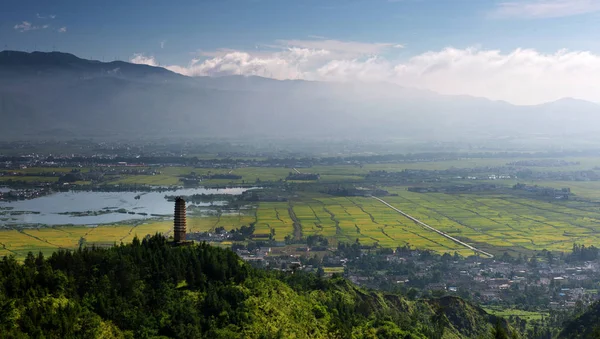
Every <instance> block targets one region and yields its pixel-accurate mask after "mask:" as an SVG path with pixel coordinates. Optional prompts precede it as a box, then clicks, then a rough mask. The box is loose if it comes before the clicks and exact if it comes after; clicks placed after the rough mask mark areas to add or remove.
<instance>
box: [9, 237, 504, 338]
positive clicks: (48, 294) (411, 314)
mask: <svg viewBox="0 0 600 339" xmlns="http://www.w3.org/2000/svg"><path fill="white" fill-rule="evenodd" d="M0 310H1V311H0V333H3V336H5V337H11V338H28V337H33V338H41V337H45V338H69V337H71V338H72V337H81V338H98V337H102V338H153V337H154V338H158V337H172V338H203V337H205V338H493V337H495V338H507V337H508V336H507V332H510V328H508V326H507V324H506V322H505V321H503V320H502V319H501V318H498V317H496V316H493V315H489V314H487V313H486V312H485V311H484V310H483V309H481V308H478V307H475V306H472V305H470V304H468V303H466V302H464V301H463V300H461V299H459V298H454V297H445V298H441V299H431V300H420V301H415V302H410V301H407V300H405V299H404V298H402V297H401V296H398V295H394V294H384V293H378V292H372V291H366V290H363V289H360V288H357V287H356V286H353V285H351V284H350V283H349V282H347V281H346V280H344V279H342V278H339V277H334V278H331V279H322V278H319V277H317V276H315V275H310V274H303V273H300V272H295V273H283V272H274V271H264V270H258V269H254V268H252V267H250V266H249V265H248V264H246V263H244V262H242V261H241V260H240V259H239V257H237V255H235V254H234V253H233V252H231V251H229V250H223V249H220V248H215V247H211V246H209V245H206V244H201V245H192V246H185V247H173V246H172V245H171V244H169V243H168V242H167V240H166V239H165V238H164V237H162V236H160V235H156V236H154V237H151V238H147V239H145V240H143V241H139V240H138V239H137V238H135V239H134V240H133V242H132V243H131V244H129V245H120V246H116V247H113V248H110V249H99V248H83V249H80V250H78V251H75V252H69V251H59V252H57V253H54V254H53V255H52V256H51V257H49V258H44V256H43V255H42V254H39V255H38V256H34V255H33V254H29V255H28V256H27V258H26V260H25V262H24V263H23V264H19V263H18V262H17V261H16V260H15V259H14V258H13V257H4V259H3V260H2V261H1V262H0Z"/></svg>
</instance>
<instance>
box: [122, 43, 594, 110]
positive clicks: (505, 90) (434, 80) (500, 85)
mask: <svg viewBox="0 0 600 339" xmlns="http://www.w3.org/2000/svg"><path fill="white" fill-rule="evenodd" d="M290 41H291V40H290ZM353 44H356V43H353ZM301 45H303V46H311V47H315V48H302V47H296V46H294V47H287V46H286V47H280V49H279V50H275V51H273V50H264V49H263V50H258V51H254V50H252V51H236V50H231V49H222V50H217V51H214V52H201V53H200V54H199V56H198V57H196V58H194V59H193V60H191V61H190V62H189V63H188V64H187V65H170V66H166V67H165V68H167V69H169V70H171V71H173V72H177V73H180V74H184V75H188V76H223V75H248V76H249V75H257V76H262V77H268V78H274V79H280V80H283V79H305V80H318V81H339V82H358V81H360V82H381V81H385V82H390V83H395V84H398V85H401V86H405V87H416V88H421V89H427V90H432V91H436V92H439V93H442V94H452V95H472V96H478V97H486V98H489V99H493V100H505V101H509V102H512V103H515V104H537V103H542V102H548V101H553V100H557V99H560V98H563V97H574V98H579V99H585V100H590V101H596V102H597V101H600V96H599V95H598V90H597V89H598V88H600V55H599V54H594V53H592V52H588V51H568V50H559V51H556V52H554V53H541V52H539V51H536V50H533V49H515V50H513V51H510V52H501V51H499V50H486V49H481V48H477V47H472V48H465V49H457V48H445V49H442V50H438V51H429V52H426V53H422V54H418V55H415V56H413V57H411V58H408V59H404V60H402V61H398V60H393V59H389V58H386V57H384V56H382V55H381V54H374V55H369V53H372V52H374V48H373V47H369V48H364V49H360V52H361V53H365V54H361V55H353V56H347V55H343V53H339V49H340V48H339V46H340V45H341V46H347V45H345V44H331V45H329V46H324V45H319V44H314V45H312V44H309V43H301ZM332 46H334V47H335V46H338V47H337V51H334V50H328V49H325V47H328V48H332ZM353 46H360V45H353ZM319 47H320V48H319ZM386 48H389V47H385V48H384V47H381V49H380V51H385V49H386ZM348 50H349V49H346V52H348ZM351 50H352V52H353V53H349V54H355V53H358V51H359V49H356V48H352V49H351ZM131 62H134V63H140V64H146V65H152V66H158V61H157V60H156V59H155V58H154V57H152V56H144V55H143V54H135V55H134V56H133V57H132V58H131Z"/></svg>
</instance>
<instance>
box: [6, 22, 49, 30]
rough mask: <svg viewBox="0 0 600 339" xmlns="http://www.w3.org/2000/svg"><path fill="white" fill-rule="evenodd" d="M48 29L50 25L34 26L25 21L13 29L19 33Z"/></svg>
mask: <svg viewBox="0 0 600 339" xmlns="http://www.w3.org/2000/svg"><path fill="white" fill-rule="evenodd" d="M48 27H49V26H48V25H44V26H35V25H32V24H31V22H29V21H23V22H21V23H20V24H16V25H15V26H14V27H13V28H14V29H15V30H17V31H19V32H28V31H35V30H38V29H46V28H48Z"/></svg>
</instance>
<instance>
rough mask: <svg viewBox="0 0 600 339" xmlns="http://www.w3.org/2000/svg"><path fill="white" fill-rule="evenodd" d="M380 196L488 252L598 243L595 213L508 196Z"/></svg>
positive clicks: (599, 233)
mask: <svg viewBox="0 0 600 339" xmlns="http://www.w3.org/2000/svg"><path fill="white" fill-rule="evenodd" d="M385 200H386V201H387V202H388V203H390V204H392V205H393V206H395V207H396V208H398V209H400V210H403V211H405V212H407V213H409V214H410V215H412V216H413V217H415V218H417V219H419V220H421V221H423V222H425V223H427V224H429V225H431V226H432V227H435V228H437V229H439V230H441V231H443V232H446V233H448V234H450V235H452V236H454V237H457V238H461V239H465V240H467V242H469V243H474V244H478V245H479V246H483V247H484V248H485V246H486V244H488V245H489V247H488V248H489V249H490V250H494V247H496V248H513V249H514V250H516V251H518V250H519V249H521V250H528V251H532V250H542V249H547V250H554V251H568V250H570V249H571V248H572V245H573V243H579V244H585V245H592V244H595V245H597V244H598V243H599V242H600V213H599V212H596V211H594V210H592V209H590V208H589V206H583V207H582V208H579V207H578V206H576V205H575V204H574V203H568V204H558V203H549V202H543V201H538V200H531V199H526V198H520V197H515V196H510V195H469V194H465V195H450V194H439V193H432V194H421V193H411V192H407V191H399V192H398V196H394V197H386V198H385Z"/></svg>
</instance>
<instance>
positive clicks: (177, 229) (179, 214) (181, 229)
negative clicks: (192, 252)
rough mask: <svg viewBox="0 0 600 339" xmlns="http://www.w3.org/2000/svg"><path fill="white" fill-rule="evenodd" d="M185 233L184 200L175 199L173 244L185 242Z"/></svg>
mask: <svg viewBox="0 0 600 339" xmlns="http://www.w3.org/2000/svg"><path fill="white" fill-rule="evenodd" d="M185 232H186V217H185V200H183V198H181V197H178V198H177V199H175V215H174V220H173V234H174V235H175V242H176V243H182V242H185Z"/></svg>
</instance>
